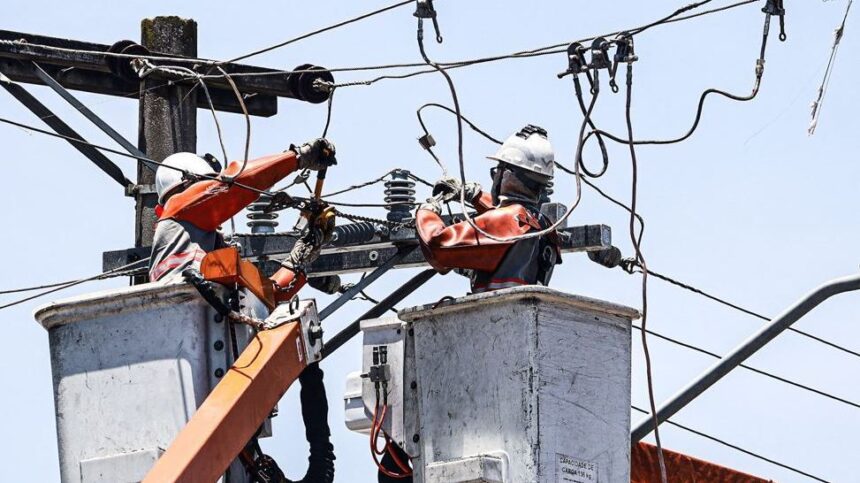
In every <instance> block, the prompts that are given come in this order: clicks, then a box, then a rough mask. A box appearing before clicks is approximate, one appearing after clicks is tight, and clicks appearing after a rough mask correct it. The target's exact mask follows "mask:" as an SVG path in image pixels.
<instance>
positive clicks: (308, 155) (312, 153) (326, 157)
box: [290, 138, 337, 171]
mask: <svg viewBox="0 0 860 483" xmlns="http://www.w3.org/2000/svg"><path fill="white" fill-rule="evenodd" d="M290 150H292V151H294V152H295V153H296V154H297V155H298V157H299V169H310V170H314V171H319V170H321V169H325V168H328V167H329V166H333V165H335V164H337V159H335V156H334V154H335V150H334V144H332V143H331V141H329V140H328V139H324V138H318V139H315V140H313V141H311V142H308V143H305V144H302V145H301V146H296V145H291V146H290Z"/></svg>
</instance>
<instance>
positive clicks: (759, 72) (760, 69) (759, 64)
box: [586, 14, 771, 145]
mask: <svg viewBox="0 0 860 483" xmlns="http://www.w3.org/2000/svg"><path fill="white" fill-rule="evenodd" d="M770 17H771V16H770V15H769V14H765V22H764V28H763V31H762V39H761V50H760V53H759V57H758V59H757V60H756V67H755V83H754V84H753V89H752V92H751V93H750V94H749V95H746V96H739V95H736V94H732V93H730V92H726V91H723V90H720V89H716V88H711V89H707V90H705V91H704V92H703V93H702V95H701V96H700V97H699V103H698V105H697V107H696V116H695V118H694V119H693V124H692V126H690V128H689V129H688V130H687V132H686V133H684V134H683V135H681V136H680V137H677V138H672V139H639V140H632V141H631V140H628V139H623V138H621V137H619V136H616V135H614V134H612V133H609V132H607V131H604V130H602V129H595V130H592V131H591V132H589V133H588V135H587V136H586V140H588V139H589V138H590V137H591V136H592V135H594V136H598V139H600V136H605V137H606V138H608V139H611V140H612V141H615V142H616V143H619V144H636V145H665V144H676V143H680V142H682V141H685V140H687V139H689V138H690V136H692V135H693V133H695V132H696V129H697V128H698V127H699V123H700V122H701V120H702V112H703V110H704V107H705V100H706V99H707V98H708V96H709V95H711V94H716V95H720V96H723V97H726V98H728V99H731V100H734V101H738V102H747V101H751V100H753V99H755V98H756V96H757V95H758V93H759V89H760V88H761V80H762V76H763V75H764V63H765V52H766V49H767V38H768V33H769V31H770Z"/></svg>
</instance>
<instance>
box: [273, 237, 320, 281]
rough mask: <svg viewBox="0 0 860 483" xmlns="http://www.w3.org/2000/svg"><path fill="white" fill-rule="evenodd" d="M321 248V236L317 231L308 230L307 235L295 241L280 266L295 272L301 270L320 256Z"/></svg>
mask: <svg viewBox="0 0 860 483" xmlns="http://www.w3.org/2000/svg"><path fill="white" fill-rule="evenodd" d="M321 246H322V236H321V234H320V233H319V230H314V229H311V230H308V233H307V234H306V235H305V236H303V237H301V238H299V239H298V240H296V244H295V245H293V249H292V250H290V254H289V255H287V258H285V259H284V260H283V261H281V266H283V267H286V268H289V269H290V270H293V271H297V270H301V269H303V268H304V267H305V266H306V265H310V264H311V263H313V262H314V260H316V259H317V258H318V257H319V256H320V247H321Z"/></svg>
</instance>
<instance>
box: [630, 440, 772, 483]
mask: <svg viewBox="0 0 860 483" xmlns="http://www.w3.org/2000/svg"><path fill="white" fill-rule="evenodd" d="M663 458H664V459H665V461H666V473H667V474H668V475H667V476H668V477H669V483H688V482H702V483H704V482H707V483H768V482H769V481H771V480H765V479H762V478H759V477H757V476H752V475H748V474H746V473H741V472H740V471H736V470H733V469H731V468H726V467H725V466H720V465H715V464H713V463H709V462H707V461H703V460H700V459H697V458H693V457H692V456H687V455H685V454H681V453H676V452H674V451H670V450H668V449H665V448H663ZM630 461H631V466H632V468H631V471H630V483H654V482H659V481H660V463H659V462H658V461H657V447H656V446H654V445H651V444H648V443H639V444H636V445H634V446H633V450H632V452H631V454H630Z"/></svg>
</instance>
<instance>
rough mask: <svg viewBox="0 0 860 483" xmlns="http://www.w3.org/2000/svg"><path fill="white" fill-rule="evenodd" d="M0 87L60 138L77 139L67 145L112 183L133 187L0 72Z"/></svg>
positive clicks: (25, 90) (90, 147) (78, 135)
mask: <svg viewBox="0 0 860 483" xmlns="http://www.w3.org/2000/svg"><path fill="white" fill-rule="evenodd" d="M0 86H3V88H4V89H6V90H7V91H8V92H9V93H10V94H12V96H13V97H15V99H17V100H18V102H20V103H21V104H23V105H24V106H25V107H26V108H27V109H29V110H30V112H32V113H33V114H35V115H36V117H38V118H39V119H41V120H42V121H43V122H44V123H45V124H47V125H48V126H50V127H51V129H53V130H54V132H56V133H57V134H59V135H61V136H65V137H67V138H72V139H77V140H79V141H80V142H75V141H72V140H71V139H69V140H68V141H69V143H71V145H72V146H74V148H75V149H77V150H78V151H80V153H81V154H83V155H84V156H86V157H87V158H88V159H89V160H90V161H92V162H93V163H95V165H96V166H98V167H99V168H100V169H101V170H102V171H104V172H105V173H107V175H108V176H110V177H111V178H112V179H113V180H114V181H116V182H117V183H119V184H120V185H122V186H123V187H125V188H126V189H130V188H131V187H132V186H134V183H132V182H131V181H130V180H129V179H128V178H126V177H125V174H123V172H122V170H121V169H120V168H119V166H117V165H116V164H114V162H113V161H111V160H110V159H108V158H107V157H106V156H105V155H104V154H102V152H101V151H99V150H98V149H96V148H94V147H92V146H91V145H89V144H88V143H87V141H86V140H85V139H84V138H83V137H81V135H80V134H78V133H77V132H75V130H74V129H72V128H71V127H69V125H68V124H66V123H65V122H63V121H62V120H61V119H60V118H59V117H58V116H57V115H56V114H54V113H53V111H51V110H50V109H48V108H47V107H46V106H45V105H44V104H42V103H41V102H39V100H38V99H36V98H35V97H33V95H32V94H30V93H29V92H28V91H27V89H25V88H24V87H23V86H21V85H19V84H16V83H15V82H12V80H11V79H9V78H8V77H6V75H5V74H4V73H3V72H2V70H0Z"/></svg>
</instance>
